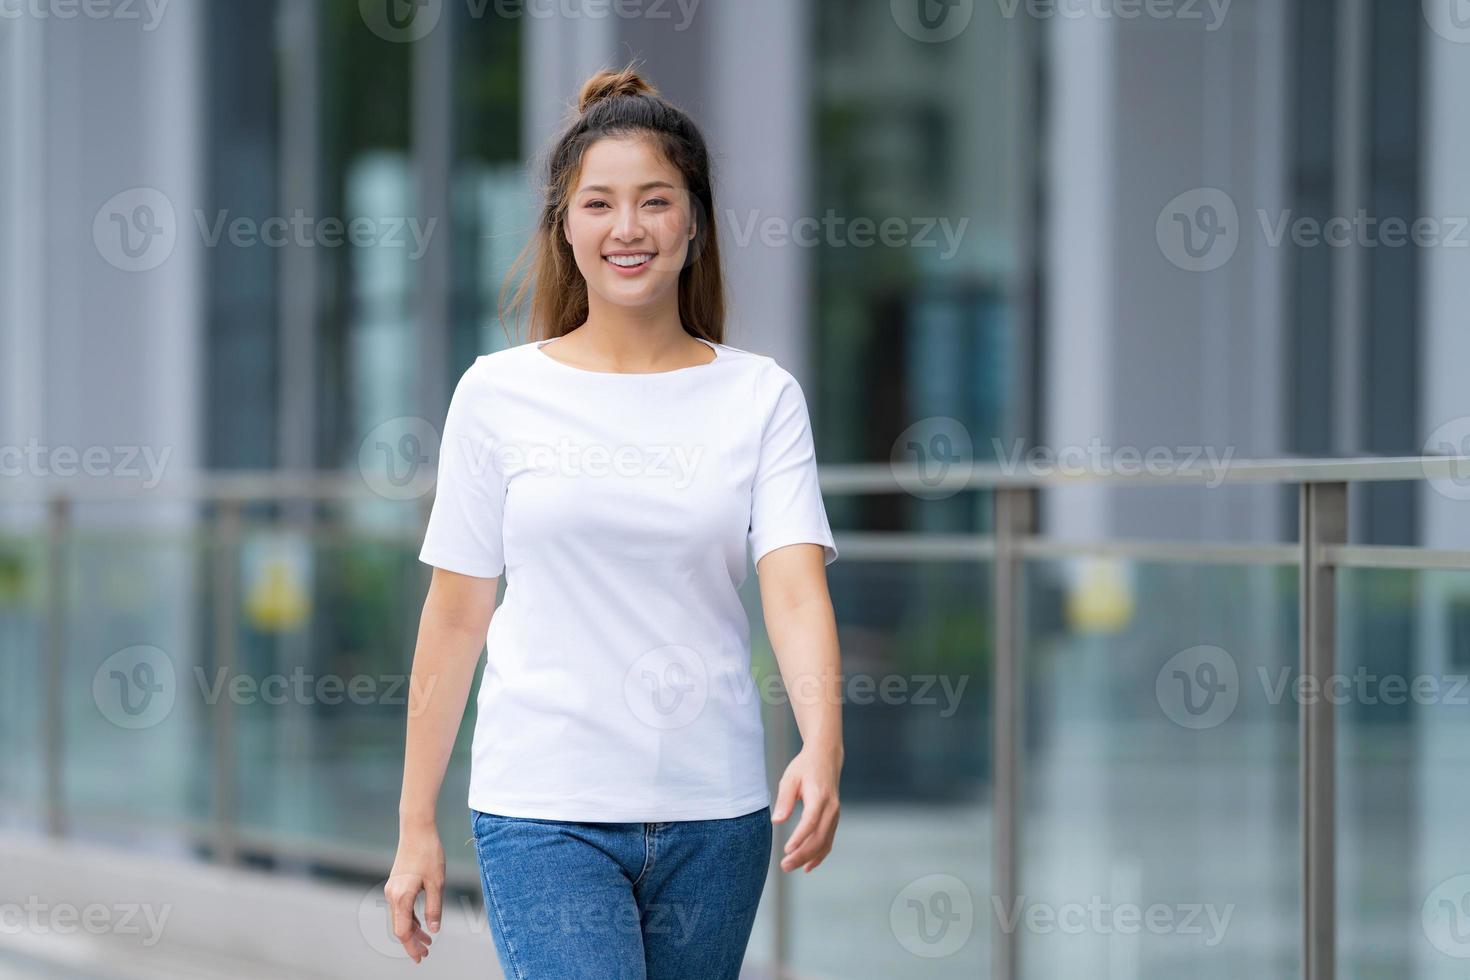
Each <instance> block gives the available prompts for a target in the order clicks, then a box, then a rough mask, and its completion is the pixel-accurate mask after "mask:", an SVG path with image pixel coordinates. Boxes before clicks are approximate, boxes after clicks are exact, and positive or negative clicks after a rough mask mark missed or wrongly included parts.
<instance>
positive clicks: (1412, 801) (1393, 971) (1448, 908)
mask: <svg viewBox="0 0 1470 980" xmlns="http://www.w3.org/2000/svg"><path fill="white" fill-rule="evenodd" d="M1338 675H1339V677H1340V678H1341V680H1340V681H1339V683H1338V684H1337V685H1336V686H1335V687H1333V688H1329V689H1325V690H1324V691H1323V692H1322V695H1321V696H1323V697H1327V698H1329V699H1330V700H1331V701H1332V703H1333V704H1334V705H1335V706H1336V710H1337V722H1338V787H1337V791H1338V835H1339V836H1338V850H1337V854H1338V916H1339V923H1338V930H1337V935H1338V950H1339V967H1340V975H1341V976H1342V977H1344V978H1347V980H1368V978H1376V977H1416V978H1420V980H1438V978H1451V977H1455V978H1460V977H1464V976H1465V972H1466V967H1465V959H1466V957H1470V835H1467V834H1466V833H1465V812H1466V808H1465V803H1466V792H1465V789H1464V787H1465V785H1466V780H1465V773H1466V771H1467V768H1466V767H1467V764H1470V686H1467V680H1470V677H1467V675H1470V573H1465V572H1437V571H1436V572H1430V571H1426V572H1417V571H1406V570H1380V569H1343V570H1342V571H1341V572H1340V573H1339V605H1338Z"/></svg>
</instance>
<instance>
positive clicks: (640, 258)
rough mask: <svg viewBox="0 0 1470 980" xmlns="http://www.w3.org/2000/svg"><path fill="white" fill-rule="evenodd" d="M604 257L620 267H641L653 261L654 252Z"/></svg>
mask: <svg viewBox="0 0 1470 980" xmlns="http://www.w3.org/2000/svg"><path fill="white" fill-rule="evenodd" d="M602 259H603V261H604V262H607V263H609V264H610V265H615V266H617V267H618V268H619V269H641V268H642V267H643V266H645V265H647V264H648V263H650V262H652V261H653V253H651V252H649V253H645V254H643V255H604V256H603V257H602Z"/></svg>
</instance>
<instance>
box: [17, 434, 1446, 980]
mask: <svg viewBox="0 0 1470 980" xmlns="http://www.w3.org/2000/svg"><path fill="white" fill-rule="evenodd" d="M1098 462H1099V465H1096V466H1093V467H1090V468H1089V467H1072V468H1068V469H1056V468H1053V467H1051V466H1040V465H1036V464H1033V463H1031V462H1027V461H1023V462H1021V463H1019V464H1018V465H1014V466H1012V465H1005V464H997V463H983V464H972V463H969V462H966V461H961V462H958V463H951V464H949V465H948V466H947V467H945V468H944V469H943V470H942V472H940V473H938V474H937V475H936V474H935V473H934V472H933V470H934V469H935V468H934V467H920V466H916V465H913V464H904V465H886V464H857V465H828V466H823V467H820V470H819V482H820V486H821V489H822V491H823V492H824V493H826V494H828V495H833V496H844V495H849V496H851V495H860V494H905V493H910V492H911V491H913V490H915V489H916V488H922V490H923V492H924V494H923V495H919V496H920V498H921V499H924V496H926V495H928V494H933V495H934V496H936V497H944V496H949V495H951V494H953V493H958V492H962V491H991V492H992V493H993V498H994V499H993V502H992V506H993V508H994V522H993V524H994V528H995V530H994V533H993V534H990V535H984V534H967V533H944V534H933V535H930V534H921V535H915V534H907V533H895V534H888V533H872V532H839V534H838V535H837V537H838V538H839V540H841V541H842V543H843V546H844V550H845V553H846V554H847V555H848V557H849V558H856V559H859V560H894V559H908V560H912V559H913V558H915V556H918V557H921V558H927V559H930V560H977V559H978V560H988V561H991V562H993V564H994V574H993V575H992V576H991V579H992V581H991V593H992V600H993V605H994V623H993V629H994V636H993V641H994V642H993V646H994V661H993V669H994V671H995V677H994V684H993V685H992V691H993V699H994V701H993V704H992V724H993V726H994V731H993V738H994V745H995V763H994V766H995V771H994V776H993V779H994V785H995V794H994V807H995V833H994V849H995V862H994V868H995V871H994V874H995V890H996V897H997V898H999V899H1000V900H1002V901H1004V902H1012V901H1014V900H1015V898H1016V896H1017V895H1018V894H1019V886H1020V870H1019V867H1020V865H1019V862H1020V847H1019V835H1020V823H1019V818H1020V811H1019V801H1020V798H1021V794H1022V790H1021V781H1022V777H1023V775H1024V773H1023V767H1022V761H1023V759H1022V753H1021V751H1020V733H1021V731H1022V728H1023V719H1022V718H1021V710H1020V709H1021V704H1022V703H1023V702H1022V699H1021V690H1022V689H1021V685H1022V682H1023V678H1024V669H1025V663H1024V658H1023V656H1022V649H1023V647H1024V643H1025V640H1024V637H1023V635H1022V629H1023V624H1024V622H1025V615H1024V613H1023V611H1022V606H1023V604H1024V599H1025V590H1024V580H1023V576H1024V572H1025V562H1026V561H1027V560H1028V559H1034V558H1046V557H1068V556H1076V555H1083V554H1089V555H1097V554H1102V555H1110V556H1114V557H1128V558H1134V559H1141V560H1150V561H1189V562H1201V561H1203V562H1215V563H1231V564H1249V565H1277V566H1291V565H1294V566H1296V567H1297V568H1298V569H1299V571H1300V598H1299V618H1300V623H1301V627H1300V628H1301V636H1300V655H1301V662H1300V672H1301V674H1302V676H1303V677H1304V678H1307V677H1314V678H1316V679H1317V680H1318V681H1319V682H1323V681H1325V680H1326V679H1327V678H1328V677H1329V676H1330V674H1331V672H1332V671H1333V669H1334V665H1335V658H1336V637H1335V634H1334V627H1333V621H1334V616H1335V612H1336V581H1335V579H1336V571H1337V569H1338V568H1343V567H1376V568H1399V569H1425V570H1428V569H1432V570H1443V569H1470V551H1451V550H1440V549H1433V548H1426V547H1402V546H1395V547H1385V546H1365V545H1349V544H1348V543H1347V540H1346V538H1347V526H1348V524H1347V510H1348V494H1347V488H1348V485H1349V484H1350V483H1366V482H1382V481H1415V482H1417V481H1421V480H1441V479H1449V480H1454V481H1456V482H1457V483H1460V482H1470V456H1404V457H1380V458H1373V457H1360V458H1341V459H1309V458H1297V459H1266V460H1224V461H1219V462H1212V463H1211V464H1209V465H1207V466H1203V465H1197V464H1188V465H1179V466H1173V467H1170V468H1167V469H1164V470H1162V471H1154V472H1148V471H1137V470H1133V469H1132V468H1133V467H1136V466H1138V465H1141V462H1139V463H1134V462H1130V463H1129V464H1128V468H1124V467H1123V466H1121V465H1120V461H1119V460H1107V461H1098ZM1130 470H1132V471H1130ZM433 477H434V474H433V473H432V471H429V470H426V471H424V472H421V473H420V474H418V477H417V479H415V480H413V481H410V482H409V483H408V484H407V485H406V486H404V487H400V488H397V489H398V490H399V492H400V493H401V497H400V501H399V502H401V503H404V504H406V505H407V507H408V508H416V514H415V521H416V522H419V521H422V519H424V518H425V517H426V516H427V505H428V504H429V503H430V502H431V501H432V496H431V494H432V490H433V483H434V480H433ZM1226 483H1231V484H1251V483H1254V484H1276V485H1281V486H1296V487H1297V488H1298V489H1299V494H1300V518H1301V520H1300V530H1301V534H1302V538H1301V540H1300V541H1299V542H1297V543H1294V544H1274V543H1266V544H1227V543H1210V542H1179V541H1173V542H1171V541H1127V540H1082V541H1070V540H1060V539H1055V538H1052V537H1048V536H1045V535H1042V534H1040V533H1038V527H1037V514H1038V506H1037V504H1038V502H1039V499H1038V498H1039V495H1040V493H1041V492H1042V491H1043V490H1047V489H1055V488H1060V487H1065V486H1074V485H1080V484H1090V485H1094V486H1095V485H1105V486H1106V485H1119V486H1139V485H1145V486H1162V485H1175V486H1196V487H1205V488H1213V487H1217V486H1220V485H1223V484H1226ZM0 487H3V491H0V506H3V505H6V504H17V503H20V504H26V503H42V504H45V505H46V508H47V513H48V521H47V532H48V542H49V549H50V558H51V560H50V567H49V575H50V576H51V580H52V588H51V595H52V596H53V605H52V608H51V609H50V610H49V626H48V644H47V649H48V656H47V658H46V659H47V665H46V671H45V675H46V683H45V691H46V697H45V715H46V723H45V732H44V739H43V740H44V743H45V746H44V747H45V752H46V760H47V770H48V772H47V786H46V794H47V801H46V806H47V809H46V821H45V824H46V827H47V829H48V831H49V832H50V833H51V834H54V835H58V836H59V835H63V834H65V833H66V827H65V822H64V812H63V810H62V806H63V802H64V801H63V794H62V785H61V780H60V769H61V763H62V762H63V745H62V732H63V727H62V724H61V717H60V713H61V708H62V697H61V693H62V692H61V681H62V673H61V656H62V651H63V649H64V646H65V642H64V635H63V634H64V631H65V628H66V623H65V617H64V609H63V608H62V607H61V606H60V604H59V601H58V600H59V599H60V597H61V591H62V590H61V589H60V587H59V585H60V583H61V582H62V581H64V580H65V571H66V569H65V561H66V549H65V548H64V547H63V545H64V541H65V537H66V534H67V533H68V532H69V531H70V530H72V529H73V528H74V527H75V526H76V525H77V524H78V523H79V522H78V520H77V515H76V512H75V505H77V504H80V503H88V502H98V503H108V502H133V503H136V502H140V501H148V502H153V501H170V502H172V501H182V502H193V503H204V502H208V503H213V504H215V505H217V506H216V508H215V511H214V513H212V514H211V515H209V517H208V518H207V519H206V521H205V522H204V523H205V524H206V525H207V526H209V527H210V528H211V529H212V532H213V538H214V543H215V545H216V554H215V566H214V570H215V577H216V581H215V583H214V587H215V589H216V603H215V605H216V608H217V609H218V611H219V616H220V619H219V621H217V622H216V623H215V630H214V636H215V639H216V643H217V644H218V645H219V646H220V647H221V652H222V653H223V654H224V655H225V656H226V658H227V659H228V658H230V657H232V655H233V650H232V643H233V636H234V628H235V624H234V616H235V609H234V603H233V601H232V600H231V597H232V595H233V589H234V583H233V581H232V575H233V561H232V560H231V555H232V554H233V553H234V551H235V549H236V548H238V545H239V541H240V536H241V532H242V528H245V527H249V526H250V524H248V523H246V522H244V521H243V520H242V518H243V514H242V510H243V508H244V507H245V506H247V505H249V504H252V503H265V502H327V501H331V502H338V503H350V502H354V501H370V500H380V501H382V500H386V499H387V498H384V497H382V496H380V495H377V494H375V493H374V492H373V490H372V488H371V487H369V485H368V484H367V482H366V481H365V479H364V478H363V476H362V475H360V474H356V473H352V472H350V471H345V472H336V473H290V472H236V473H200V474H191V475H189V476H187V477H184V478H181V479H178V480H167V481H162V482H160V483H159V484H158V485H157V486H154V487H142V486H139V485H136V484H133V483H128V482H122V481H116V480H103V479H89V480H75V479H71V480H49V479H48V480H36V479H32V480H24V481H15V480H13V481H10V482H6V483H0ZM916 495H917V494H916ZM410 513H414V511H410ZM1299 719H1300V720H1299V725H1300V738H1301V761H1300V767H1301V768H1300V779H1299V795H1300V807H1301V818H1302V819H1301V833H1302V861H1303V864H1302V869H1301V885H1302V888H1301V896H1302V919H1301V923H1302V926H1301V928H1302V931H1301V944H1302V945H1301V962H1302V963H1303V977H1304V978H1305V980H1330V978H1332V977H1333V976H1334V975H1335V960H1334V957H1335V942H1336V932H1335V919H1334V909H1333V901H1334V898H1335V850H1334V849H1335V839H1336V837H1335V817H1336V815H1335V805H1336V803H1335V799H1334V790H1333V774H1334V767H1335V761H1336V760H1335V746H1334V742H1333V724H1334V721H1333V704H1332V702H1331V700H1330V699H1326V698H1322V699H1314V700H1313V701H1310V702H1308V703H1307V704H1304V705H1303V706H1302V709H1301V711H1300V713H1299ZM785 723H786V719H785V718H784V716H781V717H780V718H779V719H778V727H779V728H780V729H781V730H782V731H784V730H785V728H784V725H785ZM213 734H214V739H213V745H212V754H213V756H214V760H215V771H214V786H213V790H214V794H215V807H214V808H215V814H214V820H213V823H212V828H213V829H212V837H213V842H214V845H215V847H214V852H215V854H216V856H217V857H218V858H219V859H220V860H223V861H227V862H228V861H233V860H237V859H238V857H239V854H240V850H241V848H242V845H243V846H245V847H248V848H252V849H253V848H256V847H259V846H261V845H262V844H263V843H264V841H263V840H262V839H260V838H259V837H258V836H257V837H255V838H254V839H251V837H250V836H249V835H246V834H243V833H242V831H241V828H239V827H238V826H236V823H235V819H234V809H235V806H234V803H235V795H234V792H235V790H234V785H233V784H234V772H233V762H234V748H235V746H234V741H233V740H234V734H233V731H232V719H231V718H230V717H229V715H228V713H226V714H224V715H223V716H221V717H220V718H219V719H218V722H217V725H216V728H215V731H214V733H213ZM777 850H778V852H779V847H778V849H777ZM354 863H356V861H355V860H354ZM360 868H361V866H360V865H359V869H360ZM775 886H776V887H775V893H774V894H773V900H774V901H773V904H774V905H775V907H776V909H777V916H778V922H777V927H776V930H775V932H776V937H777V939H776V968H777V975H785V973H786V971H787V964H786V963H785V962H784V961H785V959H786V952H787V951H786V944H785V942H784V941H783V937H785V936H786V935H787V933H788V931H789V922H787V921H786V920H787V918H788V917H789V916H790V903H789V902H788V901H785V900H784V899H785V895H784V891H785V880H784V876H781V875H779V874H778V875H777V876H776V880H775ZM1019 952H1020V951H1019V947H1018V940H1017V936H1016V935H1015V934H1014V932H1004V931H1002V930H999V929H997V931H996V933H995V935H994V943H993V950H992V957H993V962H992V976H993V977H995V978H996V980H1014V978H1015V977H1017V976H1019V973H1020V970H1019V966H1018V962H1019Z"/></svg>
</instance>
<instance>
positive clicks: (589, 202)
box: [585, 201, 607, 208]
mask: <svg viewBox="0 0 1470 980" xmlns="http://www.w3.org/2000/svg"><path fill="white" fill-rule="evenodd" d="M599 204H601V205H603V206H604V207H605V206H606V205H607V202H606V201H588V202H587V204H586V205H585V206H586V207H589V208H595V207H597V205H599Z"/></svg>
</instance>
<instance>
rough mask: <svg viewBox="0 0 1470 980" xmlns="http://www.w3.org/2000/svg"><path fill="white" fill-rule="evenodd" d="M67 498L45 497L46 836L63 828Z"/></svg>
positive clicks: (43, 735)
mask: <svg viewBox="0 0 1470 980" xmlns="http://www.w3.org/2000/svg"><path fill="white" fill-rule="evenodd" d="M70 522H71V503H70V501H68V500H67V499H66V498H65V497H62V496H55V497H52V498H51V499H50V500H49V501H48V502H47V539H46V558H47V560H46V576H47V585H46V659H45V663H44V665H43V675H42V676H43V680H42V687H43V691H42V695H41V698H42V709H41V710H42V717H41V724H42V731H41V745H42V749H41V756H42V762H41V765H42V766H43V768H44V777H43V778H44V779H45V787H46V788H45V793H46V800H45V813H44V820H45V828H46V834H47V836H49V837H53V838H55V837H61V836H63V835H64V834H65V833H66V810H65V807H66V785H65V780H64V778H63V770H62V767H63V766H64V765H65V763H66V744H65V740H66V720H65V711H66V706H65V703H64V701H63V698H62V685H63V682H64V679H65V676H66V576H67V567H66V534H67V530H68V526H69V524H70Z"/></svg>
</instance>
